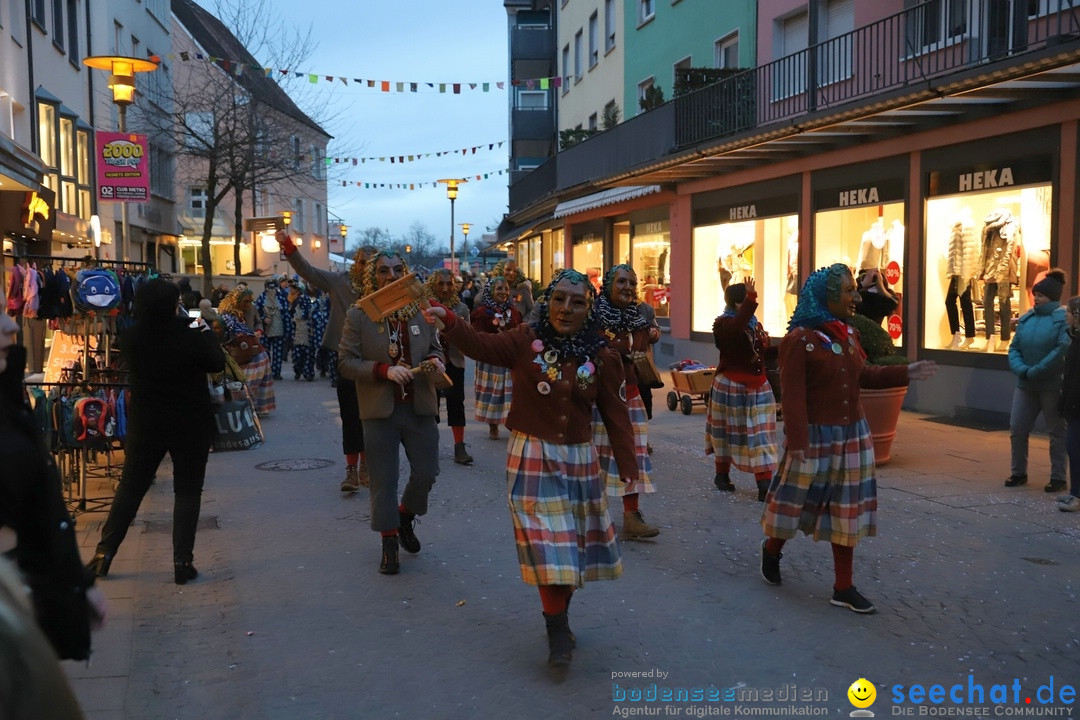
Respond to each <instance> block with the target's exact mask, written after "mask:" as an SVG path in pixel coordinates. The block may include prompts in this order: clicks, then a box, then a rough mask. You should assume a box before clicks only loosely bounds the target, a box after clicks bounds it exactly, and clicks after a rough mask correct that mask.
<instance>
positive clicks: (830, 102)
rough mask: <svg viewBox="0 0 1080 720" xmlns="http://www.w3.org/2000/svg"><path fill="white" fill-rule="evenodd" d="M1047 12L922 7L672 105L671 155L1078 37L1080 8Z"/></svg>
mask: <svg viewBox="0 0 1080 720" xmlns="http://www.w3.org/2000/svg"><path fill="white" fill-rule="evenodd" d="M1046 4H1047V5H1049V6H1050V8H1051V9H1050V11H1049V12H1047V13H1045V14H1040V15H1037V16H1034V17H1028V15H1027V11H1028V3H1022V2H1012V3H1004V2H1000V0H971V2H968V3H964V2H950V3H946V2H940V1H937V2H935V1H933V0H931V1H930V2H925V3H921V4H919V5H916V6H915V7H912V8H909V9H908V10H904V11H903V12H899V13H897V14H895V15H892V16H890V17H887V18H884V19H882V20H879V21H877V22H874V23H872V24H870V25H866V26H864V27H861V28H858V29H856V30H853V31H852V32H849V33H846V34H844V35H840V36H838V37H835V38H830V39H829V40H826V41H824V42H821V43H818V44H816V45H812V46H811V47H809V48H807V49H806V50H803V51H801V52H798V53H795V54H793V55H788V56H786V57H783V58H780V59H779V60H775V61H773V62H770V63H767V64H765V65H759V66H758V67H756V68H754V69H752V70H747V71H746V72H745V73H741V74H739V75H736V76H735V77H732V78H729V79H727V80H723V81H721V82H718V83H715V84H713V85H710V86H708V87H705V88H702V89H700V90H697V91H695V92H693V93H689V94H687V95H684V96H682V97H680V98H676V99H675V100H673V101H672V102H673V103H675V105H676V106H677V108H678V109H677V111H676V115H677V117H678V122H677V128H678V129H677V137H676V141H675V145H676V146H677V147H687V146H691V145H695V144H697V143H700V142H704V141H707V140H712V139H715V138H718V137H724V136H726V135H733V134H736V133H741V132H746V131H749V130H753V129H756V128H761V127H763V126H768V125H770V124H773V123H780V122H786V121H790V120H791V119H793V118H796V117H800V116H803V115H806V114H809V113H813V112H820V111H824V110H829V109H831V108H836V107H839V106H842V105H845V104H849V103H852V102H856V101H859V100H865V99H867V98H872V97H874V96H877V95H881V94H883V93H886V92H889V91H894V90H901V89H903V88H906V87H911V86H914V85H917V84H920V83H926V82H928V81H931V80H935V79H940V78H943V77H946V76H949V75H952V74H954V73H957V72H959V71H961V70H966V69H969V68H974V67H978V66H980V65H984V64H987V63H990V62H995V61H998V60H1006V59H1009V58H1015V57H1017V56H1020V55H1024V54H1027V53H1031V52H1034V51H1036V50H1040V49H1043V48H1046V47H1048V46H1051V45H1054V44H1056V43H1059V42H1063V41H1067V40H1075V39H1077V37H1080V2H1077V0H1048V1H1047V3H1046ZM1074 4H1075V5H1077V7H1074Z"/></svg>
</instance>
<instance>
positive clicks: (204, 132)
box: [183, 111, 214, 150]
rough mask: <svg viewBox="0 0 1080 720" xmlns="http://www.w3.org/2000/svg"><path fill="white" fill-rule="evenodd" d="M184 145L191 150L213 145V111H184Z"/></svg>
mask: <svg viewBox="0 0 1080 720" xmlns="http://www.w3.org/2000/svg"><path fill="white" fill-rule="evenodd" d="M184 125H185V128H184V130H183V133H184V139H183V143H184V147H187V148H190V149H192V150H198V149H206V148H209V147H213V145H214V113H212V112H204V111H192V112H187V113H184Z"/></svg>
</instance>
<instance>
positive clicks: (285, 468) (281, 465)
mask: <svg viewBox="0 0 1080 720" xmlns="http://www.w3.org/2000/svg"><path fill="white" fill-rule="evenodd" d="M333 464H334V461H333V460H320V459H319V458H295V459H292V460H271V461H270V462H264V463H259V464H258V465H256V466H255V469H256V470H270V471H273V472H291V471H294V470H318V469H320V468H324V467H330V466H331V465H333Z"/></svg>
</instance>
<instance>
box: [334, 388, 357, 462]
mask: <svg viewBox="0 0 1080 720" xmlns="http://www.w3.org/2000/svg"><path fill="white" fill-rule="evenodd" d="M337 401H338V408H339V409H340V412H341V449H342V451H343V452H344V453H345V454H346V455H349V454H351V453H360V452H364V426H363V424H362V423H361V422H360V405H359V403H357V401H356V383H354V382H353V381H352V380H347V379H345V378H344V377H341V376H338V380H337Z"/></svg>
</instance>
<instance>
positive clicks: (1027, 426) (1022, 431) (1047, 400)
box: [1009, 388, 1067, 482]
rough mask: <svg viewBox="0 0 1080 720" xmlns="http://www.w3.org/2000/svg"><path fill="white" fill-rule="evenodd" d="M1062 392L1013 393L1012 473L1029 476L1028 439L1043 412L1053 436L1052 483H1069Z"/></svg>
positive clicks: (1019, 391) (1011, 423) (1015, 391)
mask: <svg viewBox="0 0 1080 720" xmlns="http://www.w3.org/2000/svg"><path fill="white" fill-rule="evenodd" d="M1059 395H1060V392H1059V391H1058V390H1046V391H1042V392H1036V391H1034V390H1022V389H1020V388H1016V389H1015V390H1013V400H1012V411H1011V412H1010V413H1009V439H1010V440H1011V441H1012V474H1013V475H1014V476H1021V475H1027V467H1028V436H1029V435H1031V431H1032V429H1033V428H1034V427H1035V420H1036V418H1038V417H1039V413H1040V412H1041V413H1042V416H1043V420H1044V421H1046V429H1047V432H1048V433H1049V434H1050V480H1051V481H1053V482H1057V481H1061V482H1064V481H1065V464H1066V457H1067V453H1066V451H1065V420H1064V419H1063V418H1062V417H1061V414H1060V413H1059V412H1058V396H1059Z"/></svg>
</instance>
